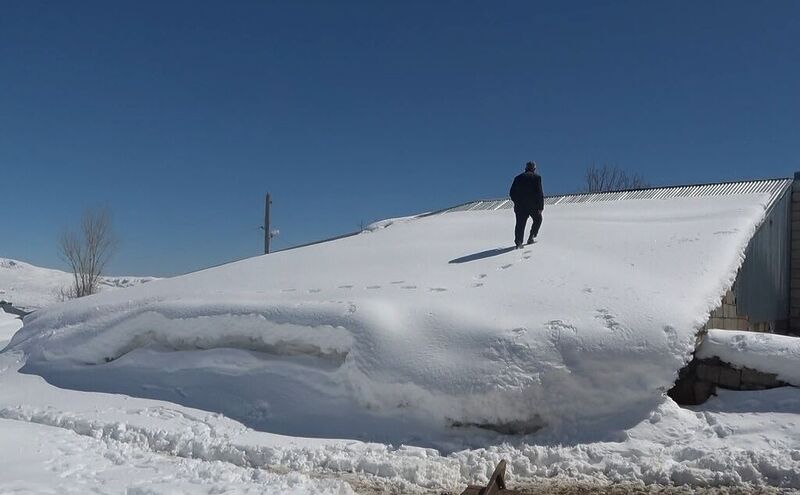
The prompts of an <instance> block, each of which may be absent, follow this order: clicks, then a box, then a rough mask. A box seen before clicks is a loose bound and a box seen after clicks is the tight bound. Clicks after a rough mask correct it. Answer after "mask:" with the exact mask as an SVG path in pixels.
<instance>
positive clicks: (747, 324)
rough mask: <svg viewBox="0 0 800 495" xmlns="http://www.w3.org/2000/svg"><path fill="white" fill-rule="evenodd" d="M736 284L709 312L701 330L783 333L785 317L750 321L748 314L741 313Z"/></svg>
mask: <svg viewBox="0 0 800 495" xmlns="http://www.w3.org/2000/svg"><path fill="white" fill-rule="evenodd" d="M735 291H736V284H734V287H733V288H732V289H731V290H729V291H728V292H727V293H726V294H725V297H723V298H722V303H721V304H720V305H719V307H717V309H715V310H714V311H712V312H711V315H710V316H709V318H708V322H707V323H706V324H705V326H704V327H703V330H708V329H709V328H716V329H720V330H750V331H753V332H770V333H774V332H778V333H784V332H785V331H786V329H787V321H786V319H785V318H784V319H782V320H771V321H751V318H750V316H748V315H746V314H742V313H741V312H740V310H739V308H738V305H737V302H738V301H737V299H736V292H735Z"/></svg>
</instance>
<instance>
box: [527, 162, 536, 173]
mask: <svg viewBox="0 0 800 495" xmlns="http://www.w3.org/2000/svg"><path fill="white" fill-rule="evenodd" d="M534 170H536V162H528V163H526V164H525V171H526V172H533V171H534Z"/></svg>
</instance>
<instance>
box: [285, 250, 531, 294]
mask: <svg viewBox="0 0 800 495" xmlns="http://www.w3.org/2000/svg"><path fill="white" fill-rule="evenodd" d="M531 256H532V254H531V251H530V250H528V251H523V253H522V258H521V259H520V261H525V260H528V259H530V258H531ZM512 266H514V263H505V264H502V265H500V266H498V267H497V269H498V270H508V269H509V268H511V267H512ZM488 276H489V275H488V274H486V273H479V274H477V275H475V276H474V277H472V278H473V279H474V280H475V282H473V283H472V285H471V287H472V288H474V289H477V288H480V287H483V286H484V285H485V281H486V279H487V278H488ZM389 285H393V286H395V287H399V288H400V289H402V290H417V289H418V287H417V286H416V285H411V284H406V281H405V280H392V281H391V282H389ZM336 288H337V289H341V290H351V289H354V288H355V285H352V284H344V285H339V286H337V287H336ZM381 288H382V286H381V285H377V284H376V285H367V286H365V287H364V289H366V290H369V291H375V290H380V289H381ZM447 291H448V289H447V288H446V287H429V288H428V292H447ZM281 292H283V293H291V292H297V289H295V288H293V287H287V288H284V289H281ZM320 292H322V289H319V288H314V289H308V290H307V291H306V293H308V294H319V293H320Z"/></svg>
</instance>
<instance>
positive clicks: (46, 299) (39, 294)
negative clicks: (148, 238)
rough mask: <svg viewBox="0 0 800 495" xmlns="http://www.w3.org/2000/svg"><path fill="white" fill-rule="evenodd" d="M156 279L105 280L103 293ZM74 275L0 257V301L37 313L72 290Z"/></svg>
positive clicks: (107, 278)
mask: <svg viewBox="0 0 800 495" xmlns="http://www.w3.org/2000/svg"><path fill="white" fill-rule="evenodd" d="M151 280H155V278H154V277H102V278H101V280H100V290H108V289H122V288H126V287H132V286H134V285H139V284H143V283H145V282H149V281H151ZM71 283H72V275H71V274H70V273H67V272H63V271H61V270H52V269H49V268H41V267H38V266H34V265H31V264H28V263H25V262H22V261H17V260H12V259H8V258H0V300H5V301H8V302H11V303H13V304H14V306H17V307H20V308H25V309H27V310H29V311H30V310H34V309H38V308H42V307H44V306H48V305H50V304H54V303H56V302H59V301H60V300H61V297H60V293H61V292H60V291H61V289H65V288H67V287H69V285H70V284H71Z"/></svg>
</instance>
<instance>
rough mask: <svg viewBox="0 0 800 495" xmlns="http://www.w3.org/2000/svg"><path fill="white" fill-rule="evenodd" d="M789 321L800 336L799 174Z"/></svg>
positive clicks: (794, 204) (794, 191)
mask: <svg viewBox="0 0 800 495" xmlns="http://www.w3.org/2000/svg"><path fill="white" fill-rule="evenodd" d="M791 219H792V221H791V230H792V234H791V258H790V259H791V261H790V263H791V280H790V289H789V293H790V295H791V296H790V297H791V299H790V300H791V303H790V315H789V316H790V320H789V323H790V324H789V327H790V330H791V332H792V333H794V334H796V335H800V172H796V173H795V174H794V184H792V213H791Z"/></svg>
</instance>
